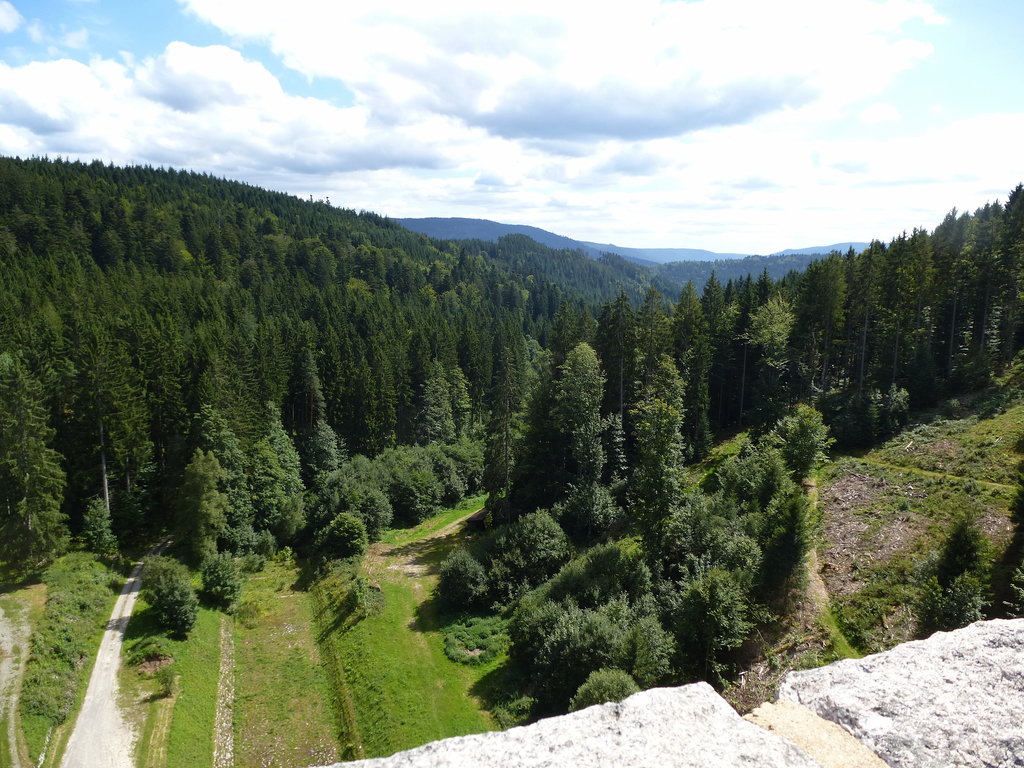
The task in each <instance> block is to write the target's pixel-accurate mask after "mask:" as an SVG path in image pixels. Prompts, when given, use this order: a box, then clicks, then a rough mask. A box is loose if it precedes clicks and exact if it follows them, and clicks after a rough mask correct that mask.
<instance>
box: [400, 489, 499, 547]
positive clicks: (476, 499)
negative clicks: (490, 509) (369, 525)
mask: <svg viewBox="0 0 1024 768" xmlns="http://www.w3.org/2000/svg"><path fill="white" fill-rule="evenodd" d="M486 499H487V496H486V495H481V496H469V497H467V498H465V499H463V500H462V501H460V502H459V503H458V504H456V505H455V506H454V507H452V508H451V509H445V510H443V511H441V512H438V513H437V514H436V515H434V516H433V517H428V518H427V519H426V520H424V521H423V522H422V523H420V524H419V525H417V526H414V527H412V528H389V529H388V530H386V531H384V533H383V534H382V535H381V537H380V543H381V544H393V545H402V544H411V543H414V542H417V541H421V540H422V539H425V538H426V537H428V536H430V534H432V533H436V532H437V531H439V530H441V529H442V528H444V527H445V526H447V525H451V524H452V523H454V522H455V521H456V520H458V519H459V518H460V517H465V516H466V515H467V514H468V513H470V512H475V511H476V510H478V509H480V508H481V507H482V506H483V505H484V501H486Z"/></svg>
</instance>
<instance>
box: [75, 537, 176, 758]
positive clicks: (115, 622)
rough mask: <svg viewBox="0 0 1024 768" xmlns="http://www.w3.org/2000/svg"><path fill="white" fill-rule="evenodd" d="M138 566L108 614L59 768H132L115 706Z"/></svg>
mask: <svg viewBox="0 0 1024 768" xmlns="http://www.w3.org/2000/svg"><path fill="white" fill-rule="evenodd" d="M165 546H166V542H165V543H163V544H161V545H160V546H158V547H156V548H154V549H152V550H150V551H149V552H147V553H146V555H147V556H149V555H155V554H158V553H159V552H161V551H162V550H163V547H165ZM142 565H143V563H142V562H139V563H136V564H135V567H134V568H133V569H132V572H131V575H129V576H128V580H127V581H126V582H125V584H124V589H122V590H121V595H120V597H118V598H117V602H116V603H115V604H114V611H113V613H111V614H110V621H108V622H107V630H106V632H104V633H103V640H102V642H101V643H100V649H99V652H98V653H97V654H96V665H95V666H94V667H93V668H92V676H91V677H90V678H89V687H88V689H86V692H85V701H84V702H83V703H82V711H81V712H79V713H78V719H77V720H76V721H75V728H74V730H73V731H72V732H71V738H70V739H68V744H67V748H66V749H65V751H64V759H63V760H62V761H61V768H132V767H133V766H134V764H135V763H134V759H133V756H132V753H133V749H134V747H135V738H136V734H135V733H134V731H133V730H132V728H131V726H130V725H129V724H128V722H127V721H126V720H125V717H124V714H123V713H122V712H121V709H120V708H119V707H118V704H117V687H118V686H117V671H118V669H119V668H120V666H121V644H122V642H123V641H124V632H125V629H126V628H127V627H128V620H129V619H130V618H131V615H132V610H133V609H134V608H135V598H136V597H137V596H138V594H139V588H140V587H141V586H142V576H141V573H142Z"/></svg>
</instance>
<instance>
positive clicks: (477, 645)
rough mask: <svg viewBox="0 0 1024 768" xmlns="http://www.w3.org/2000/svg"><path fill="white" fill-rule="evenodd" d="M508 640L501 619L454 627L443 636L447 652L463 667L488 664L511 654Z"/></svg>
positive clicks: (479, 620)
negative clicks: (506, 653) (508, 651)
mask: <svg viewBox="0 0 1024 768" xmlns="http://www.w3.org/2000/svg"><path fill="white" fill-rule="evenodd" d="M508 646H509V637H508V633H507V632H506V631H505V621H504V620H503V619H502V618H501V617H500V616H490V617H488V618H475V619H470V620H469V621H467V622H464V623H460V624H453V625H452V626H450V627H449V628H448V629H447V630H446V631H445V633H444V652H445V655H446V656H447V657H448V658H449V659H451V660H452V661H455V662H458V663H460V664H473V665H478V664H486V663H487V662H489V661H491V660H492V659H494V658H495V657H496V656H498V655H500V654H502V653H504V652H505V651H506V650H508Z"/></svg>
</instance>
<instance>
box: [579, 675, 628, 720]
mask: <svg viewBox="0 0 1024 768" xmlns="http://www.w3.org/2000/svg"><path fill="white" fill-rule="evenodd" d="M639 690H640V688H639V687H638V686H637V684H636V681H635V680H634V679H633V678H632V677H630V676H629V674H628V673H626V672H623V671H622V670H621V669H605V668H602V669H596V670H594V671H593V672H591V673H590V676H589V677H588V678H587V679H586V681H585V682H584V683H583V685H581V686H580V687H579V688H578V689H577V690H576V695H575V696H573V697H572V701H571V702H570V703H569V711H570V712H578V711H579V710H581V709H586V708H587V707H592V706H594V705H595V704H604V703H605V702H608V701H622V700H623V699H625V698H627V697H629V696H632V695H633V694H634V693H637V692H638V691H639Z"/></svg>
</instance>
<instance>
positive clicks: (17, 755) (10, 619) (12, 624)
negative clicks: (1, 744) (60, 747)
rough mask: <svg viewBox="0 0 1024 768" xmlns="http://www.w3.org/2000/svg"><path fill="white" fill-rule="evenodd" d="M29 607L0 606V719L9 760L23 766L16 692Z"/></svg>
mask: <svg viewBox="0 0 1024 768" xmlns="http://www.w3.org/2000/svg"><path fill="white" fill-rule="evenodd" d="M27 612H28V608H27V607H25V608H23V609H22V611H21V612H15V611H11V610H7V611H4V609H3V608H0V723H4V722H5V720H6V730H7V745H8V747H9V752H10V764H11V766H13V768H22V761H21V751H20V750H19V749H18V734H19V729H18V693H19V690H20V688H21V677H22V675H23V674H24V672H25V661H26V659H27V657H28V638H29V627H28V620H27V615H26V614H27Z"/></svg>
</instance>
